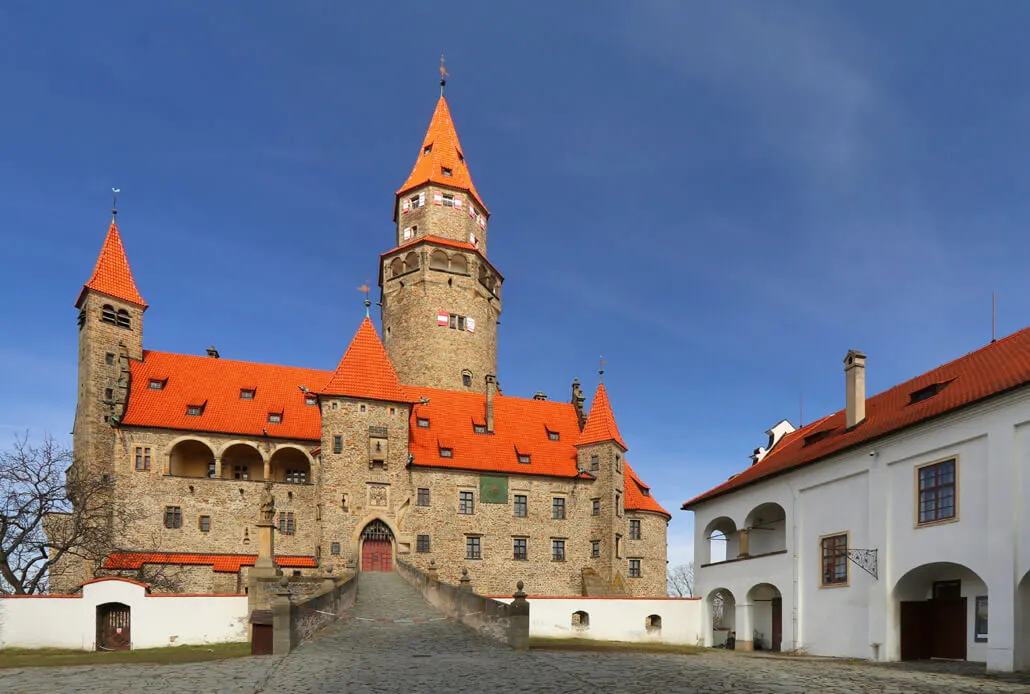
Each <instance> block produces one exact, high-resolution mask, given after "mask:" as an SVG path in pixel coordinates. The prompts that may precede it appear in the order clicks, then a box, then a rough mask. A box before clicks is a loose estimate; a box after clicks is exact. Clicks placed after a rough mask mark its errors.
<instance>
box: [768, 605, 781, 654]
mask: <svg viewBox="0 0 1030 694" xmlns="http://www.w3.org/2000/svg"><path fill="white" fill-rule="evenodd" d="M782 643H783V598H773V601H772V643H771V644H770V645H769V649H770V650H773V651H779V650H780V648H781V646H782Z"/></svg>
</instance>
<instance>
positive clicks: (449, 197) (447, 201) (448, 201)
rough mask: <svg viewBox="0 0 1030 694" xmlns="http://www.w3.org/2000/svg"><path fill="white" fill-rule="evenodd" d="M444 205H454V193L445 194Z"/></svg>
mask: <svg viewBox="0 0 1030 694" xmlns="http://www.w3.org/2000/svg"><path fill="white" fill-rule="evenodd" d="M447 170H448V169H444V171H447ZM443 206H444V207H454V196H453V195H444V196H443Z"/></svg>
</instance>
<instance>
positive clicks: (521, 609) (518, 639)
mask: <svg viewBox="0 0 1030 694" xmlns="http://www.w3.org/2000/svg"><path fill="white" fill-rule="evenodd" d="M522 588H523V583H522V581H519V582H518V584H516V590H515V593H514V594H513V595H512V597H513V598H514V600H512V601H511V604H510V605H509V606H508V608H509V612H508V615H509V619H510V620H511V621H510V623H509V626H508V645H509V646H511V647H512V648H513V649H514V650H516V651H528V650H529V601H528V600H526V594H525V593H524V592H523V590H522Z"/></svg>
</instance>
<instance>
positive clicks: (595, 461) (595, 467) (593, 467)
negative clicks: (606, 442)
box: [590, 455, 601, 472]
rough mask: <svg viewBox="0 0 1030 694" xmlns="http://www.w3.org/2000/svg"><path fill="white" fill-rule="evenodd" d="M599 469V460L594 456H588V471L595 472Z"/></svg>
mask: <svg viewBox="0 0 1030 694" xmlns="http://www.w3.org/2000/svg"><path fill="white" fill-rule="evenodd" d="M600 469H601V459H600V457H598V456H596V455H592V456H590V470H591V471H592V472H596V471H598V470H600Z"/></svg>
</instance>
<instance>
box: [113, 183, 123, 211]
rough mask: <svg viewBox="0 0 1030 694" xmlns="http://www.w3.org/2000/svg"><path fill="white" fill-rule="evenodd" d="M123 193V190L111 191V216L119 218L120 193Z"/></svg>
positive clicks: (114, 189)
mask: <svg viewBox="0 0 1030 694" xmlns="http://www.w3.org/2000/svg"><path fill="white" fill-rule="evenodd" d="M120 192H122V189H121V188H112V189H111V216H112V217H117V216H118V193H120Z"/></svg>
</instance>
